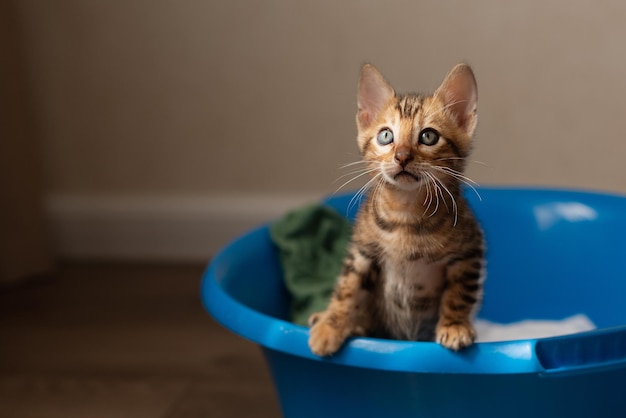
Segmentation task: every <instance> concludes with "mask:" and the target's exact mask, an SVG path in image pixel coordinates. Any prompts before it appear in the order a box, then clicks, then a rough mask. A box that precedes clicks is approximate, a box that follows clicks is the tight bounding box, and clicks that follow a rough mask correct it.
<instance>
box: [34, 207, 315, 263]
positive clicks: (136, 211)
mask: <svg viewBox="0 0 626 418" xmlns="http://www.w3.org/2000/svg"><path fill="white" fill-rule="evenodd" d="M319 200H320V196H314V195H305V196H303V195H301V196H296V195H273V196H272V195H233V196H209V197H194V196H191V197H189V196H185V197H177V196H170V197H168V196H164V197H121V196H109V197H100V196H98V197H88V196H51V197H50V198H49V199H48V200H47V203H46V210H47V215H48V219H49V222H50V226H51V233H52V238H53V241H54V246H55V248H56V251H57V253H58V255H59V256H60V257H62V258H67V259H92V260H93V259H106V260H159V261H194V262H205V261H207V260H208V259H209V258H210V257H211V256H212V255H213V254H215V253H216V252H217V251H218V250H219V249H220V248H221V247H223V246H224V245H225V244H226V243H228V242H229V241H230V240H232V239H234V238H236V237H237V236H238V235H240V234H242V233H244V232H246V231H247V230H250V229H251V228H253V227H255V226H258V225H260V224H263V223H266V222H268V221H271V220H272V219H277V218H279V217H280V216H282V215H283V214H284V213H285V212H287V211H288V210H290V209H293V208H296V207H298V206H301V205H303V204H306V203H311V202H317V201H319Z"/></svg>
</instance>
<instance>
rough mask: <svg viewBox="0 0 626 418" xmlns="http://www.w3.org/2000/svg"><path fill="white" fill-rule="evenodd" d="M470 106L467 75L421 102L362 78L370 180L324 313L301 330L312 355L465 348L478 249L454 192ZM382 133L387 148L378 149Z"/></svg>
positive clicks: (474, 226)
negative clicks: (365, 347) (396, 343)
mask: <svg viewBox="0 0 626 418" xmlns="http://www.w3.org/2000/svg"><path fill="white" fill-rule="evenodd" d="M476 101H477V93H476V82H475V79H474V76H473V73H472V71H471V69H470V68H469V67H468V66H467V65H463V64H460V65H458V66H456V67H455V68H454V69H453V70H452V71H451V72H450V73H449V74H448V75H447V77H446V78H445V80H444V82H443V83H442V85H441V86H440V87H439V89H438V90H437V91H436V92H435V93H433V94H431V95H416V94H405V95H399V94H396V93H395V91H394V90H393V88H392V87H391V86H390V85H389V84H388V83H387V82H386V81H385V80H384V78H383V77H382V75H381V74H380V73H379V72H378V70H376V69H375V68H374V67H373V66H371V65H365V66H364V67H363V68H362V70H361V77H360V80H359V93H358V104H359V110H358V113H357V127H358V138H357V141H358V145H359V148H360V150H361V153H362V156H363V164H364V167H365V169H367V170H371V172H372V173H373V178H372V181H371V187H370V188H369V191H368V195H367V199H366V201H365V202H364V203H363V205H362V206H361V209H360V211H359V213H358V215H357V219H356V222H355V225H354V231H353V236H352V242H351V244H350V247H349V250H348V255H347V256H346V258H345V260H344V263H343V269H342V272H341V275H340V277H339V278H338V280H337V284H336V287H335V290H334V293H333V295H332V297H331V300H330V303H329V305H328V308H327V309H326V310H325V311H323V312H320V313H317V314H314V315H312V316H311V318H310V320H309V322H310V324H311V331H310V339H309V345H310V347H311V350H312V351H313V352H314V353H315V354H318V355H321V356H326V355H331V354H333V353H334V352H336V351H337V350H338V349H339V348H340V347H341V345H342V344H343V342H344V341H345V340H346V338H348V337H350V336H353V335H368V336H377V337H385V338H394V339H405V340H416V341H433V340H434V341H437V342H439V343H440V344H441V345H443V346H445V347H447V348H449V349H452V350H459V349H461V348H463V347H466V346H468V345H470V344H472V343H473V341H474V339H475V331H474V328H473V325H472V317H473V314H474V313H475V311H476V309H477V308H478V306H479V303H480V300H481V296H482V283H483V277H484V242H483V234H482V231H481V229H480V226H479V225H478V223H477V221H476V219H475V218H474V216H473V214H472V212H471V210H470V208H469V207H468V205H467V202H466V201H465V199H464V197H463V196H462V193H461V183H463V182H467V181H468V179H467V178H466V177H464V176H463V174H462V172H463V170H464V167H465V161H466V158H467V157H468V155H469V153H470V149H471V137H472V135H473V132H474V129H475V126H476ZM383 130H390V131H391V132H392V134H393V141H392V142H390V143H384V142H386V141H384V142H383V143H381V142H379V141H378V137H379V133H380V132H381V131H383ZM435 137H437V140H436V141H433V138H435ZM386 138H387V139H388V138H389V136H387V137H386ZM433 142H434V143H433Z"/></svg>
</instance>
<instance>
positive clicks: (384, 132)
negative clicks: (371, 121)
mask: <svg viewBox="0 0 626 418" xmlns="http://www.w3.org/2000/svg"><path fill="white" fill-rule="evenodd" d="M376 140H377V141H378V143H379V144H380V145H389V144H391V143H392V142H393V132H391V129H389V128H384V129H381V131H380V132H378V136H377V137H376Z"/></svg>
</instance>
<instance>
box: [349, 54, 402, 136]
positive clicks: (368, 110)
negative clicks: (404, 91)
mask: <svg viewBox="0 0 626 418" xmlns="http://www.w3.org/2000/svg"><path fill="white" fill-rule="evenodd" d="M395 95H396V93H395V92H394V91H393V88H392V87H391V85H389V83H387V81H385V78H384V77H383V75H382V74H381V73H380V72H379V71H378V70H377V69H376V68H375V67H374V66H373V65H371V64H365V65H364V66H363V67H362V68H361V75H360V77H359V89H358V95H357V105H358V106H359V110H358V112H357V123H358V125H359V128H367V127H368V126H370V125H371V124H372V122H373V121H374V119H376V116H377V115H378V113H379V112H380V111H381V110H382V109H383V108H384V107H385V105H386V104H387V102H389V100H391V99H392V98H393V97H395Z"/></svg>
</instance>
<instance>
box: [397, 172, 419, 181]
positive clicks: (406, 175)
mask: <svg viewBox="0 0 626 418" xmlns="http://www.w3.org/2000/svg"><path fill="white" fill-rule="evenodd" d="M393 179H394V180H404V181H416V182H418V183H419V182H420V181H421V180H422V179H421V178H420V177H419V176H417V175H415V174H413V173H410V172H408V171H406V170H402V171H400V172H399V173H398V174H396V175H395V176H393Z"/></svg>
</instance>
